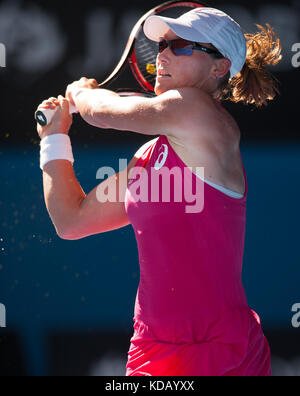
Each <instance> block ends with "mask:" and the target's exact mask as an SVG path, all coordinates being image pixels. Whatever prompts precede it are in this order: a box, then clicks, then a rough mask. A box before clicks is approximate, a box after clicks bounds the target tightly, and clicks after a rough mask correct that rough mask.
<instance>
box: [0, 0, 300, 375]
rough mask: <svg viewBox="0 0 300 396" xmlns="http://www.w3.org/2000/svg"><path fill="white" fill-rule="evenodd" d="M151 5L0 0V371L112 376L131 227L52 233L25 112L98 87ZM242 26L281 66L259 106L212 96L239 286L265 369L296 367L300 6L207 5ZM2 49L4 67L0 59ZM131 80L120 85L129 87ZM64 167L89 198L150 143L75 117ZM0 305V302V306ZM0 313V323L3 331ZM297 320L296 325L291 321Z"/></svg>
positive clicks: (133, 252) (127, 325)
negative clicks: (229, 163)
mask: <svg viewBox="0 0 300 396" xmlns="http://www.w3.org/2000/svg"><path fill="white" fill-rule="evenodd" d="M158 3H159V2H158V1H150V0H146V1H143V2H141V1H133V0H128V1H126V2H120V3H118V2H115V3H113V2H111V1H100V0H98V1H95V0H85V1H84V3H83V2H71V1H64V2H58V1H56V0H54V1H51V2H42V1H33V0H32V1H27V0H26V1H21V0H20V1H17V0H16V1H14V0H4V1H3V0H2V1H0V43H2V44H3V45H4V46H5V49H6V53H5V54H3V48H4V46H1V48H0V49H1V51H2V61H1V67H0V84H1V85H0V87H1V92H2V94H3V97H2V100H1V102H2V106H1V123H0V164H1V172H0V185H1V195H0V304H3V306H5V308H6V328H0V375H38V376H39V375H47V376H52V375H70V376H73V375H90V376H97V375H124V374H125V365H126V359H127V351H128V349H129V342H130V337H131V336H132V332H133V308H134V300H135V295H136V291H137V287H138V282H139V266H138V252H137V245H136V241H135V235H134V232H133V229H132V227H131V226H128V227H125V228H123V229H120V230H117V231H113V232H109V233H106V234H102V235H98V236H94V237H90V238H87V239H85V240H80V241H74V242H71V241H64V240H61V239H59V237H58V236H57V235H56V233H55V230H54V227H53V225H52V223H51V221H50V218H49V216H48V214H47V211H46V209H45V205H44V201H43V190H42V174H41V171H40V169H39V138H38V135H37V133H36V128H35V123H34V121H33V114H34V111H35V109H36V107H37V106H38V104H39V103H40V102H42V101H43V100H44V99H46V98H48V97H50V96H58V95H59V94H64V92H65V88H66V85H67V83H70V82H72V81H74V80H77V79H79V78H81V77H82V76H86V77H89V78H96V79H97V80H98V81H99V82H100V81H102V80H103V79H104V78H105V77H107V75H108V74H110V72H111V71H112V70H113V68H114V67H115V65H116V64H117V62H118V60H119V58H120V56H121V54H122V52H123V49H124V46H125V44H126V41H127V39H128V35H129V32H130V31H131V29H132V27H133V26H134V24H135V23H136V21H137V20H138V18H139V17H140V16H142V15H143V14H144V13H145V12H146V11H147V10H149V9H150V8H152V7H153V6H155V5H157V4H158ZM206 4H207V5H209V6H212V7H216V8H220V9H221V10H223V11H225V12H227V13H229V14H230V15H231V16H232V17H233V18H235V19H236V20H237V21H238V22H239V23H240V24H241V26H242V27H243V28H244V29H245V30H246V31H247V32H249V33H253V32H254V31H256V30H257V28H256V26H255V24H263V25H265V24H266V23H269V24H270V25H271V26H272V28H273V29H274V30H275V32H276V33H277V34H278V35H279V37H280V39H281V42H282V46H283V60H282V62H281V63H280V64H279V65H278V66H276V67H274V68H273V69H272V70H271V71H272V72H273V73H274V75H275V76H276V78H277V79H278V80H279V82H280V85H279V88H280V92H281V94H280V95H279V96H278V97H277V98H276V100H274V101H273V102H272V103H271V104H270V105H269V106H268V107H266V108H262V109H259V110H257V109H254V108H251V107H247V106H243V105H233V104H230V103H226V102H225V103H224V106H225V107H226V109H227V110H228V111H230V113H231V114H232V115H233V116H234V117H235V119H236V120H237V122H238V123H239V126H240V128H241V132H242V143H241V151H242V156H243V160H244V164H245V168H246V172H247V177H248V184H249V195H248V202H247V210H248V217H247V230H246V243H245V255H244V273H243V282H244V286H245V289H246V293H247V297H248V302H249V305H250V306H251V308H252V309H254V310H255V311H256V312H257V313H258V314H259V315H260V317H261V320H262V327H263V330H264V332H265V335H266V336H267V338H268V340H269V343H270V346H271V350H272V366H273V373H274V375H289V376H296V375H297V376H298V375H300V342H299V340H300V327H298V321H297V320H295V317H294V320H293V321H292V319H293V316H294V315H295V312H294V313H293V312H292V307H293V306H294V305H295V304H297V303H300V290H299V289H300V288H299V279H300V277H299V274H300V268H299V265H300V251H299V220H300V216H299V214H300V209H299V194H300V130H299V89H300V1H298V0H297V1H296V0H294V1H284V2H283V1H271V2H269V1H268V0H267V1H264V2H260V1H256V0H255V1H252V2H249V3H247V2H242V1H241V0H232V1H209V2H206ZM4 55H5V60H6V67H2V66H3V64H2V63H3V60H4V58H3V56H4ZM132 84H133V80H132V79H131V78H130V76H129V75H128V76H126V78H124V85H126V86H123V87H122V88H125V87H126V88H127V87H131V86H132ZM70 135H71V139H72V143H73V151H74V156H75V159H76V161H75V164H74V167H75V172H76V175H77V177H78V179H79V181H80V183H81V185H82V187H83V189H84V190H85V192H86V193H88V192H89V191H90V190H91V189H93V188H94V187H95V186H96V185H97V184H99V181H97V180H96V172H97V170H98V169H99V168H100V167H102V166H110V167H112V168H113V169H115V170H116V172H118V171H119V159H121V158H122V159H128V161H129V160H130V159H131V158H132V156H133V155H134V154H135V152H136V151H137V149H138V148H139V147H140V146H141V145H142V144H144V143H145V142H146V141H149V140H150V139H149V137H147V136H145V135H137V134H135V133H131V132H118V131H108V130H105V131H104V130H100V129H95V128H93V127H91V126H88V125H86V124H84V123H83V122H82V121H81V120H80V118H79V117H78V116H75V117H74V125H73V127H72V131H71V134H70ZM3 306H2V307H3ZM3 312H4V311H3V310H2V321H1V318H0V326H3V325H4V322H3ZM299 326H300V323H299Z"/></svg>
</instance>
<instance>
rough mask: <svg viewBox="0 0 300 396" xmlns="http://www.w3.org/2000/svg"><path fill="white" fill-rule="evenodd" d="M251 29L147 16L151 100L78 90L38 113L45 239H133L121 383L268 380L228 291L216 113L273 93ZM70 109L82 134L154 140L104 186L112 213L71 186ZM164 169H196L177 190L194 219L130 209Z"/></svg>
mask: <svg viewBox="0 0 300 396" xmlns="http://www.w3.org/2000/svg"><path fill="white" fill-rule="evenodd" d="M257 26H258V27H259V29H260V31H259V32H257V33H256V34H244V33H243V31H242V29H241V27H240V26H239V25H238V23H236V22H235V21H234V20H233V19H232V18H230V17H229V16H228V15H227V14H225V13H223V12H222V11H220V10H216V9H213V8H199V9H195V10H192V11H191V12H189V13H186V14H184V15H183V16H182V17H180V18H179V19H170V18H166V17H160V16H152V17H150V18H149V19H148V20H147V21H146V23H145V25H144V31H145V34H146V36H147V37H148V38H149V39H151V40H153V41H157V42H158V43H159V54H158V56H157V70H158V76H157V81H156V86H155V92H156V94H157V97H154V98H141V97H138V98H135V97H133V98H121V97H119V96H118V95H116V94H115V93H113V92H110V91H108V90H101V89H97V81H95V80H88V79H86V78H83V79H81V80H80V81H78V82H75V83H73V84H71V85H69V86H68V88H67V92H66V95H65V96H66V99H65V98H63V97H59V98H58V99H56V98H50V99H49V100H47V101H45V102H43V103H42V105H41V106H40V107H39V108H51V109H56V108H58V110H59V111H57V113H56V115H55V117H54V119H53V121H52V123H51V124H50V125H49V126H47V127H44V128H43V127H41V126H38V133H39V135H40V137H41V138H42V142H41V168H42V169H43V177H44V193H45V201H46V205H47V209H48V211H49V214H50V216H51V219H52V221H53V223H54V226H55V227H56V230H57V233H58V235H60V236H61V237H62V238H64V239H69V240H75V239H80V238H84V237H87V236H90V235H93V234H99V233H104V232H108V231H111V230H115V229H119V228H121V227H124V226H127V225H128V224H131V225H132V226H133V228H134V231H135V235H136V239H137V243H138V249H139V261H140V285H139V289H138V293H137V299H136V305H135V316H134V335H133V337H132V339H131V346H130V350H129V355H128V364H127V373H126V374H127V375H128V376H169V375H171V376H270V375H271V365H270V348H269V345H268V342H267V340H266V338H265V336H264V334H263V331H262V328H261V324H260V318H259V316H258V315H257V314H256V313H255V312H254V311H253V310H251V308H250V307H249V306H248V303H247V299H246V295H245V291H244V288H243V285H242V280H241V274H242V264H243V254H244V240H245V224H246V200H247V191H248V187H247V180H246V173H245V168H244V165H243V161H242V157H241V152H240V139H241V133H240V130H239V127H238V125H237V123H236V122H235V120H234V119H233V117H232V116H231V115H230V114H229V113H228V112H227V111H226V110H225V109H224V107H223V106H222V105H221V103H220V101H222V100H225V99H229V100H231V101H233V102H236V103H238V102H241V103H244V104H252V105H255V106H257V107H259V106H262V105H266V104H267V103H268V102H267V101H271V100H273V99H274V98H275V96H276V94H277V93H278V92H279V91H278V88H277V87H276V84H275V80H274V78H273V77H272V75H271V74H270V73H269V72H268V71H267V69H266V66H269V65H275V64H276V63H278V62H279V61H280V59H281V55H280V53H281V45H280V41H279V39H278V37H276V36H275V34H274V32H273V30H272V28H271V27H270V26H269V25H267V28H264V27H262V26H260V25H257ZM67 99H68V100H67ZM69 102H71V103H72V104H75V105H76V107H77V109H78V110H79V112H80V115H81V116H82V117H83V119H84V120H86V121H87V122H88V123H90V124H91V125H93V126H96V127H99V128H109V129H117V130H129V131H133V132H136V133H141V134H145V135H152V136H156V135H159V137H158V138H155V139H153V140H151V141H149V142H148V143H147V144H145V145H144V146H143V147H141V149H140V150H139V151H138V152H137V154H136V155H135V156H134V158H133V159H132V160H131V162H130V163H129V165H128V168H127V169H125V170H124V171H123V172H120V173H118V174H117V175H115V176H113V177H111V178H109V179H108V180H107V181H105V186H106V187H107V188H113V187H115V186H117V199H116V201H115V202H99V199H97V198H99V195H98V194H97V191H98V193H99V190H98V187H97V188H95V189H94V190H93V191H92V192H91V193H90V194H88V195H86V194H85V193H84V192H83V190H82V188H81V186H80V184H79V182H78V181H77V179H76V176H75V174H74V171H73V167H72V163H73V161H74V158H73V155H72V148H71V143H70V138H69V136H68V133H69V130H70V127H71V124H72V118H71V116H70V115H69ZM175 167H176V168H177V169H178V168H179V169H180V170H181V171H182V174H183V173H184V172H183V170H185V169H186V168H188V167H190V169H191V168H192V169H193V168H194V167H197V168H198V167H201V168H204V169H205V178H200V177H198V175H196V174H195V173H194V172H191V171H190V173H189V174H188V175H189V176H190V178H189V182H187V183H186V185H185V186H189V187H190V186H191V185H192V183H193V185H194V186H195V185H196V186H198V185H199V186H202V187H203V189H204V198H205V203H204V207H203V210H201V211H199V212H194V213H192V211H191V212H187V211H186V207H187V206H188V205H189V204H190V201H188V200H187V199H186V197H184V198H183V199H182V200H181V201H177V200H175V199H173V200H172V199H171V200H170V201H169V202H163V201H162V200H161V199H159V200H148V201H145V200H140V199H138V198H139V193H138V191H139V192H140V193H143V192H145V190H147V188H149V191H151V187H153V186H152V184H153V179H154V177H155V176H152V175H155V172H160V171H162V170H163V169H164V170H172V169H174V168H175ZM142 169H144V170H145V171H146V172H147V174H148V175H149V177H148V179H147V183H146V184H145V183H144V184H141V183H140V180H141V178H142V172H141V170H142ZM135 170H137V172H136V177H132V178H131V179H130V181H129V177H128V175H129V174H130V171H135ZM150 170H151V177H150ZM143 172H144V171H143ZM143 174H144V173H143ZM137 175H139V176H140V177H137ZM124 177H125V183H124V182H123V181H124ZM172 181H173V183H172ZM175 182H176V186H177V187H176V188H177V191H176V192H178V189H179V190H181V189H183V188H184V183H183V181H182V182H181V181H180V184H178V179H177V180H175V179H174V178H171V185H170V190H172V186H173V187H174V185H175ZM103 183H104V182H103ZM164 184H166V182H165V180H164ZM100 186H101V185H100ZM142 190H143V191H142ZM151 192H152V193H153V188H152V191H151Z"/></svg>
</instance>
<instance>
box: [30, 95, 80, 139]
mask: <svg viewBox="0 0 300 396" xmlns="http://www.w3.org/2000/svg"><path fill="white" fill-rule="evenodd" d="M44 109H51V110H55V109H57V111H56V113H55V115H54V117H53V119H52V121H51V123H50V124H49V125H47V126H45V127H42V126H41V125H39V124H37V132H38V134H39V136H40V138H41V139H43V138H45V137H46V136H50V135H55V134H57V133H63V134H66V135H68V134H69V130H70V128H71V125H72V122H73V117H72V115H70V111H69V102H68V100H67V99H65V98H64V97H63V96H61V95H60V96H59V97H58V98H50V99H48V100H44V102H43V103H41V104H40V106H39V107H38V110H44Z"/></svg>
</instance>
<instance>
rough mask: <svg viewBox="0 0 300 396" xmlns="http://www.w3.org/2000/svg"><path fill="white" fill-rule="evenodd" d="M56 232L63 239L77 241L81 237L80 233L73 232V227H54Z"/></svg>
mask: <svg viewBox="0 0 300 396" xmlns="http://www.w3.org/2000/svg"><path fill="white" fill-rule="evenodd" d="M56 233H57V235H58V237H59V238H60V239H63V240H65V241H78V240H79V239H82V238H83V236H82V235H79V234H78V233H76V232H75V229H74V228H72V229H70V228H57V227H56Z"/></svg>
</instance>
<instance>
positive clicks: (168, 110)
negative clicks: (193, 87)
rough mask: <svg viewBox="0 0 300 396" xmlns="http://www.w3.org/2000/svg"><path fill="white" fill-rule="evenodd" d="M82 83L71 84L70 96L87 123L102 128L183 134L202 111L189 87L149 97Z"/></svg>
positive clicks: (152, 133)
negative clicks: (191, 120)
mask: <svg viewBox="0 0 300 396" xmlns="http://www.w3.org/2000/svg"><path fill="white" fill-rule="evenodd" d="M86 80H87V79H86ZM81 81H82V80H81ZM87 81H88V80H87ZM82 85H84V84H82V83H81V84H80V83H76V82H75V83H73V84H72V85H70V86H69V87H68V89H67V95H66V97H67V98H69V100H70V98H71V100H73V102H74V104H75V105H76V107H77V109H78V110H79V112H80V115H81V117H82V118H83V119H84V120H85V121H86V122H87V123H89V124H91V125H93V126H95V127H98V128H102V129H116V130H120V131H132V132H136V133H140V134H144V135H153V136H156V135H172V136H176V137H180V135H181V136H182V135H183V134H185V133H186V132H184V130H186V128H189V126H190V125H189V123H190V119H191V118H193V114H197V116H199V113H200V111H199V105H198V104H197V102H198V103H199V100H195V97H193V96H194V95H193V94H192V91H190V90H188V89H187V90H186V89H182V90H170V91H167V92H166V93H164V94H162V95H159V96H157V97H154V98H145V97H139V96H137V97H135V96H132V97H120V96H119V95H118V94H116V93H114V92H112V91H108V90H104V89H91V88H85V87H84V86H82ZM197 95H199V93H197ZM197 99H199V97H198V98H197Z"/></svg>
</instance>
